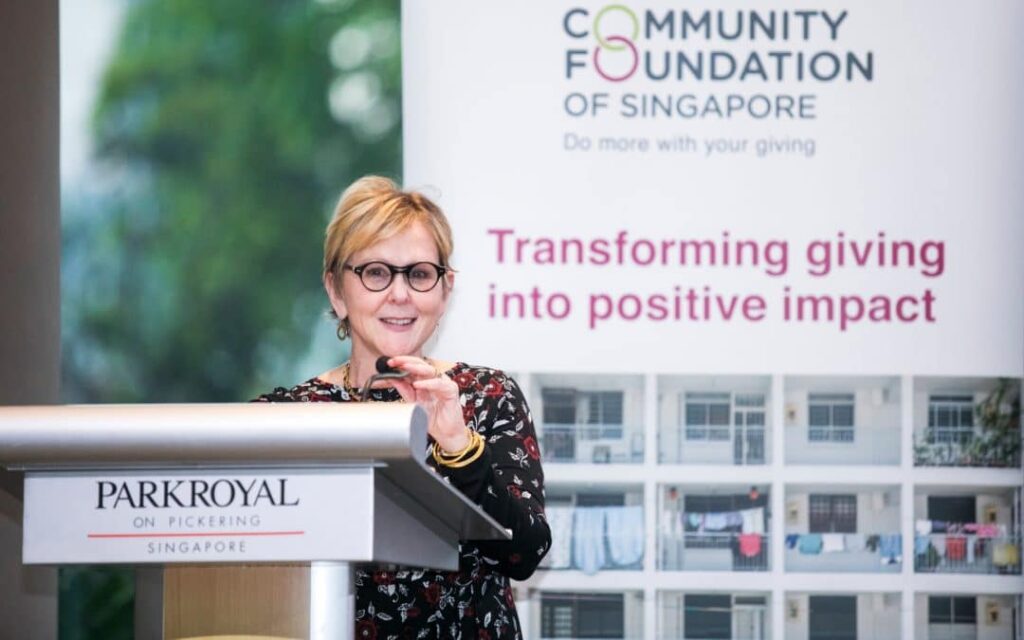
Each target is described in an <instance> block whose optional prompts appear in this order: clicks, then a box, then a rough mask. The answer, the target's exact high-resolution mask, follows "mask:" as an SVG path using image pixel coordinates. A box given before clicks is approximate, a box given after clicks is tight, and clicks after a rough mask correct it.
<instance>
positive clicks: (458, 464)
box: [440, 440, 484, 469]
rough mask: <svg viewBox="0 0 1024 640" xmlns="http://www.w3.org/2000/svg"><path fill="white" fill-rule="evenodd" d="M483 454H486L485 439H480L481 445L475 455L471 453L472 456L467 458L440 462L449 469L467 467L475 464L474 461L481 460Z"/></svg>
mask: <svg viewBox="0 0 1024 640" xmlns="http://www.w3.org/2000/svg"><path fill="white" fill-rule="evenodd" d="M482 455H484V443H483V440H480V446H479V447H478V448H477V450H476V452H475V453H473V455H471V456H470V457H468V458H466V459H465V460H453V461H448V460H442V461H440V464H442V465H444V466H446V467H448V468H449V469H461V468H462V467H467V466H469V465H471V464H473V463H474V462H476V461H477V460H479V459H480V456H482Z"/></svg>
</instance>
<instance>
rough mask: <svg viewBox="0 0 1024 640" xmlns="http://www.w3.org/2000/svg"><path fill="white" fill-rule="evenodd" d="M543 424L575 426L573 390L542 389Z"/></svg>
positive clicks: (574, 397) (574, 392)
mask: <svg viewBox="0 0 1024 640" xmlns="http://www.w3.org/2000/svg"><path fill="white" fill-rule="evenodd" d="M541 399H542V400H543V402H544V423H545V424H576V391H574V390H573V389H544V390H542V391H541Z"/></svg>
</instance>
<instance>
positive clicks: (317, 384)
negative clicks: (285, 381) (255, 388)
mask: <svg viewBox="0 0 1024 640" xmlns="http://www.w3.org/2000/svg"><path fill="white" fill-rule="evenodd" d="M345 400H348V397H347V396H346V394H345V392H344V391H343V390H342V389H341V387H338V386H335V385H333V384H331V383H330V382H327V381H325V380H323V379H322V378H320V377H314V378H310V379H309V380H306V381H304V382H300V383H298V384H297V385H295V386H293V387H291V388H290V389H289V388H285V387H275V388H274V390H273V391H271V392H269V393H263V394H260V395H259V396H257V397H256V398H254V399H253V400H252V402H344V401H345Z"/></svg>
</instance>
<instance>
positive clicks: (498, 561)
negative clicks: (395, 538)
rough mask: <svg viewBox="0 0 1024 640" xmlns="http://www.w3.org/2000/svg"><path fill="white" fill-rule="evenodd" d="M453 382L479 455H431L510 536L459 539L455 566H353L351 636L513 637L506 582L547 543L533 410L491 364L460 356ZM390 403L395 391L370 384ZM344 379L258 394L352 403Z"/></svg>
mask: <svg viewBox="0 0 1024 640" xmlns="http://www.w3.org/2000/svg"><path fill="white" fill-rule="evenodd" d="M447 375H448V376H450V377H451V378H452V379H453V380H454V381H455V382H456V383H457V384H458V385H459V399H460V401H461V403H462V410H463V415H464V416H465V419H466V424H467V425H468V426H469V427H470V428H472V429H475V430H476V431H478V432H479V433H480V434H481V435H483V436H484V439H485V441H486V447H485V449H484V454H483V455H482V456H481V457H480V458H479V459H477V460H476V461H475V462H473V463H472V464H470V465H468V466H466V467H463V468H460V469H449V468H447V467H438V466H436V465H435V464H434V461H433V458H432V457H431V456H427V460H428V463H429V464H431V466H433V467H434V468H435V469H436V470H437V472H438V473H440V474H441V475H442V476H444V477H445V478H446V479H447V480H448V481H449V482H451V484H452V485H454V486H455V487H457V488H458V489H459V490H461V491H462V492H463V493H464V494H465V495H466V496H467V497H469V498H470V499H471V500H473V501H475V502H476V503H477V504H479V505H480V506H481V507H483V509H484V510H485V511H486V512H487V513H489V514H490V515H491V516H492V517H494V519H495V520H497V521H498V522H499V523H501V524H502V525H504V526H505V527H508V528H509V529H511V530H512V533H513V537H512V540H510V541H507V542H496V541H486V542H463V543H462V544H461V546H460V558H459V571H457V572H442V571H433V570H427V569H421V568H413V567H399V568H398V569H397V570H390V571H386V570H383V569H382V568H378V567H373V566H369V567H362V568H359V569H357V570H356V571H355V586H356V638H358V639H360V640H364V639H380V640H392V639H404V638H455V639H460V640H470V639H472V640H499V639H506V638H508V639H516V640H518V639H520V638H522V635H523V632H522V629H521V628H520V626H519V618H518V616H517V615H516V609H515V603H514V602H513V598H512V587H511V584H510V580H512V579H514V580H525V579H526V578H528V577H529V576H530V575H531V574H532V573H533V571H534V570H535V569H536V568H537V565H538V563H540V561H541V558H543V557H544V554H545V553H547V551H548V548H549V547H550V546H551V530H550V529H549V528H548V524H547V521H546V520H545V518H544V473H543V471H542V470H541V465H540V449H539V447H538V446H537V438H536V433H535V432H534V428H533V420H532V419H531V417H530V409H529V407H527V405H526V400H525V398H524V397H523V393H522V391H521V390H520V389H519V386H518V385H517V384H516V383H515V381H514V380H513V379H512V378H510V377H508V376H507V375H505V374H504V373H502V372H501V371H498V370H495V369H487V368H484V367H472V366H469V365H467V364H464V363H457V364H456V365H455V366H454V367H453V368H452V369H450V370H449V371H448V372H447ZM372 398H373V399H374V400H375V401H378V402H388V401H397V400H398V399H399V395H398V392H397V391H395V390H394V389H380V390H374V391H373V392H372ZM355 400H356V399H355V398H352V397H350V396H349V394H348V393H346V392H345V390H344V389H343V388H341V387H338V386H336V385H333V384H330V383H328V382H325V381H323V380H321V379H319V378H312V379H310V380H307V381H306V382H303V383H301V384H298V385H296V386H294V387H292V388H291V389H285V388H284V387H278V388H277V389H274V391H273V392H271V393H267V394H264V395H261V396H260V397H259V398H257V399H256V400H255V401H257V402H352V401H355Z"/></svg>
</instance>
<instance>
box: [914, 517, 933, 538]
mask: <svg viewBox="0 0 1024 640" xmlns="http://www.w3.org/2000/svg"><path fill="white" fill-rule="evenodd" d="M931 532H932V521H931V520H917V521H916V522H914V533H916V534H917V535H919V536H926V535H928V534H929V533H931Z"/></svg>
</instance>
